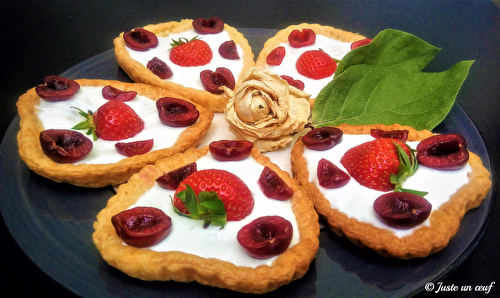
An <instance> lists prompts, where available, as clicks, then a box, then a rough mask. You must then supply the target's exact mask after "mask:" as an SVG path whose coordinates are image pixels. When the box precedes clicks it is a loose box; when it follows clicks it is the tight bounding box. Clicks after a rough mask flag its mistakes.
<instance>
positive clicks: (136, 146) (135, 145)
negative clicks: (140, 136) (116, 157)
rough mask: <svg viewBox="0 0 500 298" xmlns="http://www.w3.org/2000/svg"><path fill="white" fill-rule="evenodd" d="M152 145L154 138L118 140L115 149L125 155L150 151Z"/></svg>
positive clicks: (130, 155) (129, 155)
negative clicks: (129, 140)
mask: <svg viewBox="0 0 500 298" xmlns="http://www.w3.org/2000/svg"><path fill="white" fill-rule="evenodd" d="M153 145H154V140H153V139H149V140H144V141H135V142H118V143H116V144H115V148H116V151H118V153H120V154H121V155H125V156H126V157H132V156H135V155H140V154H145V153H148V152H149V151H151V149H152V148H153Z"/></svg>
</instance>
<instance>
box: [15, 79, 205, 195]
mask: <svg viewBox="0 0 500 298" xmlns="http://www.w3.org/2000/svg"><path fill="white" fill-rule="evenodd" d="M75 81H76V82H78V83H79V84H80V86H82V87H84V86H97V87H104V86H107V85H111V86H113V87H114V88H118V89H121V90H123V91H127V90H132V91H136V92H137V94H138V95H142V96H145V97H147V98H149V99H151V100H153V101H156V100H158V99H160V98H162V97H177V98H183V96H182V95H181V94H179V93H177V92H176V91H173V90H167V89H162V88H157V87H153V86H150V85H145V84H137V83H123V82H119V81H110V80H88V79H80V80H75ZM41 100H42V99H41V98H40V97H39V96H38V94H37V93H36V91H35V88H32V89H30V90H29V91H27V92H26V93H25V94H23V95H22V96H21V97H20V98H19V100H18V102H17V108H18V112H19V115H20V130H19V133H18V135H17V142H18V146H19V155H20V157H21V159H22V160H23V161H24V162H25V163H26V164H27V166H28V167H29V168H30V169H31V170H32V171H34V172H35V173H37V174H39V175H41V176H43V177H46V178H49V179H51V180H54V181H56V182H66V183H70V184H74V185H77V186H83V187H92V188H97V187H104V186H108V185H117V184H120V183H123V182H125V181H127V180H128V178H130V176H131V175H132V174H133V173H135V172H138V171H139V170H140V169H141V168H142V167H143V166H145V165H147V164H153V163H154V162H156V161H157V160H159V159H161V158H165V157H169V156H172V155H174V154H176V153H179V152H184V151H185V150H186V149H188V148H191V147H195V146H197V145H198V144H199V143H200V141H201V140H202V138H203V136H204V135H205V133H206V132H207V130H208V129H209V128H210V126H211V124H212V119H213V116H214V115H213V114H212V113H211V112H210V111H207V110H206V109H204V108H203V107H201V106H199V105H196V108H197V109H198V111H199V112H200V116H199V119H198V121H197V122H196V123H195V124H193V125H191V126H189V127H186V128H185V129H184V131H183V132H182V133H181V134H180V135H179V137H178V138H177V140H176V142H175V144H174V145H173V146H171V147H170V148H163V149H159V150H154V151H150V152H148V153H146V154H142V155H136V156H132V157H127V158H124V159H122V160H120V161H118V162H116V163H108V164H85V163H81V164H72V163H62V164H59V163H56V162H54V161H53V160H52V159H50V158H48V157H47V156H46V155H45V154H44V152H43V151H42V148H41V146H40V141H39V135H40V132H42V131H43V130H44V129H48V128H49V127H47V128H44V127H43V125H42V122H41V120H40V119H39V118H38V116H37V114H38V105H39V104H40V101H41ZM68 108H69V107H68ZM82 120H83V118H82ZM70 128H71V127H68V128H67V129H70ZM82 133H84V131H82Z"/></svg>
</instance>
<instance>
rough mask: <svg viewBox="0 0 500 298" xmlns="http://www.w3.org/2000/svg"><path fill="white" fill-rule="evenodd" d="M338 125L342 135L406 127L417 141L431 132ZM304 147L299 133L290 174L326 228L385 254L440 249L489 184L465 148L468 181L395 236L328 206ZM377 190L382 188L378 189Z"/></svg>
mask: <svg viewBox="0 0 500 298" xmlns="http://www.w3.org/2000/svg"><path fill="white" fill-rule="evenodd" d="M338 128H340V129H342V131H343V132H344V135H345V134H354V135H360V134H368V135H369V134H370V129H371V128H378V129H383V130H400V129H407V130H408V131H409V135H408V141H421V140H423V139H425V138H427V137H429V136H432V135H433V133H432V132H430V131H426V130H424V131H416V130H415V129H413V128H411V127H406V126H401V125H391V126H386V125H371V126H368V125H361V126H350V125H340V126H338ZM304 150H307V148H305V145H304V143H303V142H302V137H299V139H298V140H297V142H296V143H295V145H294V147H293V149H292V154H291V163H292V172H293V176H294V178H295V179H297V180H298V181H299V183H300V185H301V186H302V187H303V188H304V189H305V190H306V191H307V193H308V194H309V198H310V199H311V200H312V201H313V202H314V205H315V208H316V210H317V212H318V214H319V215H320V218H321V219H323V220H324V221H326V223H327V224H328V226H329V227H330V229H331V230H332V231H333V232H334V233H335V234H337V235H338V236H341V237H345V238H347V239H349V240H350V241H351V242H353V243H354V244H356V245H357V246H359V247H363V248H368V249H371V250H373V251H375V252H377V253H378V254H380V255H382V256H385V257H394V258H399V259H412V258H418V257H426V256H428V255H430V254H433V253H436V252H438V251H440V250H442V249H443V248H444V247H446V246H447V244H448V242H449V241H450V239H451V238H453V236H454V235H455V234H456V233H457V231H458V228H459V226H460V221H461V220H462V218H463V216H464V214H465V213H466V212H467V211H468V210H470V209H472V208H475V207H477V206H479V205H480V204H481V202H482V201H483V199H484V198H485V196H486V195H487V193H488V191H489V189H490V187H491V180H490V173H489V171H488V170H487V169H486V168H485V167H484V166H483V165H482V162H481V159H480V158H479V157H478V156H477V155H475V154H474V153H472V152H469V155H470V157H469V161H468V164H469V165H470V167H471V172H470V173H469V174H468V182H467V183H466V184H465V185H463V186H461V187H460V188H459V189H458V190H457V191H456V192H455V193H454V194H453V195H452V196H451V197H450V199H449V200H448V201H447V202H445V203H444V204H442V205H441V206H440V207H439V208H438V209H436V210H434V209H433V210H432V212H431V214H430V216H429V220H430V225H429V226H427V225H420V226H418V227H416V228H415V230H414V231H413V233H411V234H410V235H407V236H404V237H398V236H396V235H395V234H394V233H393V232H392V231H390V230H389V229H383V228H379V227H375V226H374V225H372V224H370V223H365V222H361V221H358V220H357V219H354V218H350V217H348V216H347V215H346V214H345V213H343V212H341V211H339V210H338V209H335V208H332V206H331V204H330V202H329V201H328V199H327V198H325V196H324V195H323V193H322V191H321V190H320V188H319V187H318V186H316V184H315V183H314V182H311V181H310V178H309V177H310V176H309V170H308V167H307V162H308V161H307V160H306V159H305V158H304V156H303V154H304ZM337 166H341V165H337ZM381 194H383V192H380V195H381ZM374 199H375V198H374Z"/></svg>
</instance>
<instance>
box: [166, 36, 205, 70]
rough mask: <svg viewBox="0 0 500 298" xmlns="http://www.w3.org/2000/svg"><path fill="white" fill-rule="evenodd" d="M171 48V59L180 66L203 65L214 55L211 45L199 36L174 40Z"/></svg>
mask: <svg viewBox="0 0 500 298" xmlns="http://www.w3.org/2000/svg"><path fill="white" fill-rule="evenodd" d="M170 45H171V46H172V48H171V49H170V56H169V57H170V61H172V62H173V63H175V64H177V65H179V66H201V65H206V64H208V63H209V62H210V61H211V60H212V57H213V54H212V50H211V49H210V46H209V45H208V44H207V43H206V42H204V41H203V40H201V39H198V36H195V37H194V38H192V39H191V40H187V39H186V38H180V39H179V40H174V41H173V42H172V43H171V44H170Z"/></svg>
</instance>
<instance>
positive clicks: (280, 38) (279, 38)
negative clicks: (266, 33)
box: [255, 23, 365, 108]
mask: <svg viewBox="0 0 500 298" xmlns="http://www.w3.org/2000/svg"><path fill="white" fill-rule="evenodd" d="M304 28H309V29H312V30H313V31H314V33H316V34H318V35H323V36H326V37H330V38H332V39H337V40H340V41H343V42H355V41H357V40H360V39H364V38H365V37H364V36H362V35H359V34H357V33H351V32H347V31H344V30H340V29H337V28H334V27H331V26H324V25H320V24H309V23H302V24H298V25H291V26H288V27H287V28H285V29H282V30H280V31H279V32H278V33H276V35H275V36H273V37H271V38H270V39H268V40H267V41H266V42H265V43H264V46H263V48H262V50H261V51H260V53H259V56H258V57H257V60H256V62H255V65H257V66H260V67H266V58H267V56H268V55H269V53H271V51H272V50H274V49H275V48H276V47H277V46H279V45H280V44H281V43H286V42H288V35H290V33H291V32H292V31H293V30H302V29H304ZM314 100H315V98H310V99H309V103H310V105H311V108H312V106H313V104H314Z"/></svg>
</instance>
